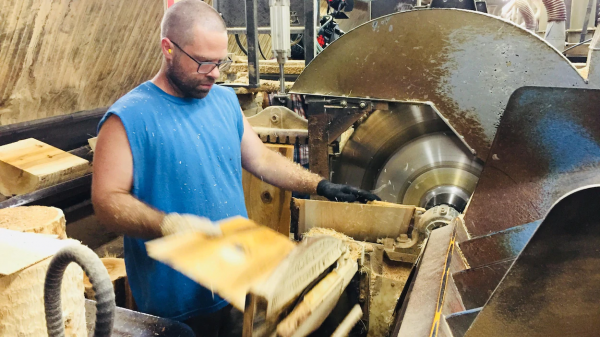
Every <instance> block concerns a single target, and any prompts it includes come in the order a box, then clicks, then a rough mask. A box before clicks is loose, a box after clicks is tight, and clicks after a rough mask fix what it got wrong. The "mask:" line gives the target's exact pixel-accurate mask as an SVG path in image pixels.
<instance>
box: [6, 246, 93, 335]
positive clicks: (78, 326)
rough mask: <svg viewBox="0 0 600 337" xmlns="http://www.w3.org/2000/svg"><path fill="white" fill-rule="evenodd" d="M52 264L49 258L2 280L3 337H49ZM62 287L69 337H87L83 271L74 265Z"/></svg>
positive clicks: (65, 277) (71, 265)
mask: <svg viewBox="0 0 600 337" xmlns="http://www.w3.org/2000/svg"><path fill="white" fill-rule="evenodd" d="M32 235H39V234H32ZM50 260H51V257H48V258H46V259H45V260H42V261H40V262H38V263H36V264H34V265H32V266H30V267H28V268H25V269H23V270H21V271H18V272H16V273H13V274H11V275H8V276H0V335H2V336H48V333H47V329H46V314H45V312H44V279H45V277H46V271H47V270H48V265H49V264H50ZM61 287H62V288H61V301H62V311H63V321H64V325H65V334H66V336H69V337H76V336H87V331H86V324H85V307H84V304H85V303H84V296H83V270H81V268H80V267H79V266H78V265H76V264H74V263H71V264H70V265H69V266H68V267H67V270H66V271H65V274H64V276H63V281H62V286H61Z"/></svg>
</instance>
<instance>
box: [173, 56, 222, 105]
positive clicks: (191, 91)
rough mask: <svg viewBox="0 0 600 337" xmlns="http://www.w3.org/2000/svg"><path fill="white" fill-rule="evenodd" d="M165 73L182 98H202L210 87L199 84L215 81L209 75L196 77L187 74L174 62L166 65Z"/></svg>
mask: <svg viewBox="0 0 600 337" xmlns="http://www.w3.org/2000/svg"><path fill="white" fill-rule="evenodd" d="M165 75H166V77H167V79H168V80H169V82H170V83H171V85H172V86H174V87H175V89H177V90H178V91H179V93H180V94H181V95H183V97H184V98H204V97H206V95H208V92H209V91H210V89H208V90H206V89H202V88H201V87H200V85H201V84H204V85H208V84H214V83H215V81H214V80H212V79H211V78H209V77H205V78H203V79H196V78H193V77H192V76H188V75H187V74H186V73H185V72H183V71H181V69H180V68H179V67H178V66H177V65H176V63H175V62H174V63H173V64H171V65H168V66H167V71H166V74H165Z"/></svg>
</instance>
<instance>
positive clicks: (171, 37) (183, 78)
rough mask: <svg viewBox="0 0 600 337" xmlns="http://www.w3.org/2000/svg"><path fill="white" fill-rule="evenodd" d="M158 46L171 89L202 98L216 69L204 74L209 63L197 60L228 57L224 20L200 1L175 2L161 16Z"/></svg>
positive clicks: (212, 80) (216, 71)
mask: <svg viewBox="0 0 600 337" xmlns="http://www.w3.org/2000/svg"><path fill="white" fill-rule="evenodd" d="M161 49H162V52H163V55H164V57H165V66H166V67H165V68H164V72H165V76H166V78H167V80H168V81H169V83H170V84H171V86H172V87H173V89H174V90H175V91H177V92H178V93H179V94H180V95H182V96H183V97H189V98H204V97H206V95H208V92H209V91H210V88H211V87H212V85H213V84H214V83H215V81H216V80H217V78H218V77H219V69H218V67H215V68H214V69H212V70H210V72H208V73H205V72H206V70H207V69H210V67H211V66H210V65H203V66H201V67H200V66H199V64H198V63H197V62H219V61H222V60H223V59H225V58H226V57H227V30H226V27H225V22H223V19H222V18H221V16H220V15H219V13H217V11H216V10H214V9H213V8H212V7H211V6H209V5H207V4H206V3H204V2H202V1H200V0H183V1H180V2H177V3H175V4H174V5H173V6H171V7H170V8H169V9H168V10H167V12H166V13H165V16H164V18H163V21H162V24H161ZM186 53H187V55H186ZM198 71H200V73H198Z"/></svg>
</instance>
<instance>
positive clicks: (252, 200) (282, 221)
mask: <svg viewBox="0 0 600 337" xmlns="http://www.w3.org/2000/svg"><path fill="white" fill-rule="evenodd" d="M265 145H267V147H268V148H269V149H271V150H273V151H275V152H279V153H280V154H281V155H282V156H284V157H286V158H288V159H289V160H293V158H294V146H293V145H281V144H265ZM242 184H243V187H244V197H245V199H246V209H247V210H248V218H250V220H252V221H254V222H256V223H258V224H260V225H263V226H267V227H269V228H271V229H273V230H274V231H277V232H279V233H281V234H283V235H285V236H286V237H289V235H290V220H291V214H290V203H291V201H292V192H290V191H286V190H283V189H281V188H279V187H275V186H273V185H271V184H269V183H266V182H265V181H264V180H262V179H261V178H259V177H255V176H254V175H252V174H251V173H250V172H248V171H246V170H244V171H243V173H242Z"/></svg>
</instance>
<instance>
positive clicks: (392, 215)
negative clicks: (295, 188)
mask: <svg viewBox="0 0 600 337" xmlns="http://www.w3.org/2000/svg"><path fill="white" fill-rule="evenodd" d="M294 204H295V205H296V206H298V208H299V216H298V232H299V233H305V232H307V231H309V230H310V229H311V228H313V227H323V228H331V229H334V230H335V231H337V232H340V233H343V234H346V235H348V236H350V237H352V238H353V239H355V240H359V241H363V240H364V241H368V242H376V241H377V239H381V238H396V237H398V236H399V235H400V234H406V233H407V232H408V226H409V225H410V222H411V220H412V218H413V215H414V212H415V206H412V205H399V204H389V203H373V204H359V203H346V202H331V201H321V200H296V199H295V200H294Z"/></svg>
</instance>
